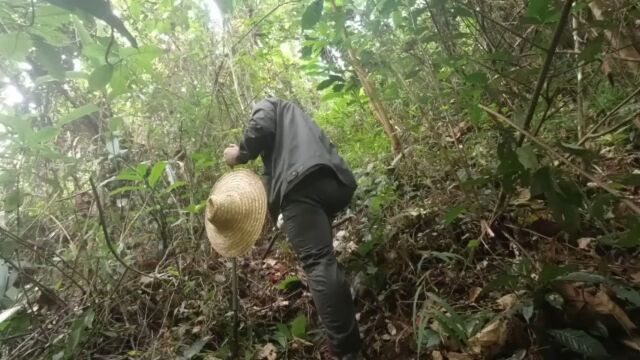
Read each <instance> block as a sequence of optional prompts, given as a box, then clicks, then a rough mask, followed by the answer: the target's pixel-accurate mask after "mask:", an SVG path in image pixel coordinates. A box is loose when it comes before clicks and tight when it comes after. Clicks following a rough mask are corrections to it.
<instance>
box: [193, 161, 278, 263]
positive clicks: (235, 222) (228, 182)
mask: <svg viewBox="0 0 640 360" xmlns="http://www.w3.org/2000/svg"><path fill="white" fill-rule="evenodd" d="M266 214H267V194H266V191H265V188H264V184H263V183H262V181H261V180H260V178H259V177H258V176H257V175H256V174H255V173H253V172H252V171H250V170H247V169H242V170H234V171H232V172H230V173H227V174H225V175H223V176H222V177H220V178H219V179H218V181H217V182H216V183H215V185H214V186H213V188H212V189H211V192H210V194H209V197H208V198H207V201H206V210H205V214H204V220H205V228H206V231H207V237H208V238H209V242H210V243H211V246H212V247H213V249H214V250H215V251H216V252H218V253H219V254H220V255H222V256H227V257H233V256H241V255H243V254H245V253H246V252H247V251H249V250H250V249H251V247H252V246H253V245H254V244H255V242H256V241H257V240H258V237H259V236H260V233H261V232H262V227H263V225H264V222H265V220H266Z"/></svg>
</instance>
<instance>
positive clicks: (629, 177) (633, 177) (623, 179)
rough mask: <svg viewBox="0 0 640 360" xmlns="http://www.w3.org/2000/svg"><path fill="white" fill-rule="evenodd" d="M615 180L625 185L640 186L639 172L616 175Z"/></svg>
mask: <svg viewBox="0 0 640 360" xmlns="http://www.w3.org/2000/svg"><path fill="white" fill-rule="evenodd" d="M616 181H617V182H619V183H620V184H622V185H626V186H640V174H626V175H623V176H620V177H617V178H616Z"/></svg>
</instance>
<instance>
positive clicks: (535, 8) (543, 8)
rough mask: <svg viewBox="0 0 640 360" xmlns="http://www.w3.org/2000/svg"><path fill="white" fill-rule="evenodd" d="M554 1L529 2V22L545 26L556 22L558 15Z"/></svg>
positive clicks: (531, 0)
mask: <svg viewBox="0 0 640 360" xmlns="http://www.w3.org/2000/svg"><path fill="white" fill-rule="evenodd" d="M557 13H558V12H557V11H556V9H554V8H553V1H552V0H529V5H528V7H527V20H529V22H532V23H538V24H543V23H546V22H550V21H553V20H555V17H556V15H557Z"/></svg>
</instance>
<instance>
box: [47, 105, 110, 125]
mask: <svg viewBox="0 0 640 360" xmlns="http://www.w3.org/2000/svg"><path fill="white" fill-rule="evenodd" d="M97 111H100V109H99V108H98V107H97V106H95V105H94V104H85V105H82V106H80V107H79V108H75V109H73V110H71V112H70V113H68V114H67V115H64V116H63V117H61V118H60V119H59V120H58V123H57V125H58V126H62V125H65V124H68V123H70V122H72V121H75V120H78V119H80V118H81V117H83V116H87V115H89V114H93V113H94V112H97Z"/></svg>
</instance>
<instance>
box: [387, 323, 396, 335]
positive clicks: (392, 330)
mask: <svg viewBox="0 0 640 360" xmlns="http://www.w3.org/2000/svg"><path fill="white" fill-rule="evenodd" d="M387 332H388V333H389V335H391V336H396V333H397V331H396V327H395V326H393V324H392V323H391V322H389V321H387Z"/></svg>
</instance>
